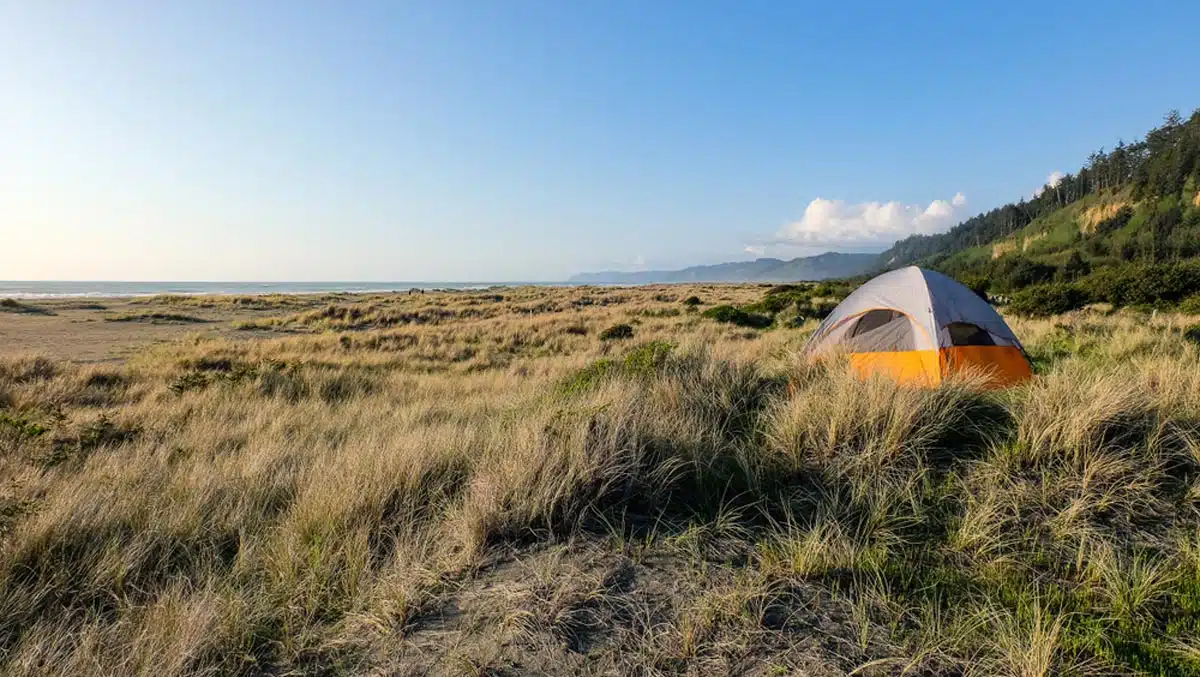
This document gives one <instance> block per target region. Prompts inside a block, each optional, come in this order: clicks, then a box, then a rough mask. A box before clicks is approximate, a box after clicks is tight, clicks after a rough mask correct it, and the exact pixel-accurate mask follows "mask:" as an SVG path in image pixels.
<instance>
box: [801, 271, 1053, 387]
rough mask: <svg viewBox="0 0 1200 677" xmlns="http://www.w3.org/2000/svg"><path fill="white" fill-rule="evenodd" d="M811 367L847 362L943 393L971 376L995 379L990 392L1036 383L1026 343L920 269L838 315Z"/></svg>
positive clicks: (866, 372) (880, 283)
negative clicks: (830, 360)
mask: <svg viewBox="0 0 1200 677" xmlns="http://www.w3.org/2000/svg"><path fill="white" fill-rule="evenodd" d="M804 350H805V353H807V354H808V355H809V357H810V358H811V359H816V358H820V357H824V356H827V355H831V354H835V353H837V354H840V353H845V354H848V356H849V360H850V365H851V367H852V368H853V369H854V370H855V371H856V372H858V373H859V374H860V375H862V376H864V377H866V376H870V375H872V374H884V375H887V376H890V377H892V378H894V379H896V380H897V381H899V382H901V383H909V384H915V385H929V386H932V385H937V384H938V383H940V382H941V381H942V379H943V378H945V377H946V376H947V375H948V374H950V373H952V372H954V371H958V370H962V369H968V368H977V369H983V370H986V371H988V372H990V375H991V385H993V386H996V387H1003V386H1008V385H1013V384H1016V383H1020V382H1021V381H1025V380H1027V379H1029V378H1030V377H1031V376H1032V374H1033V371H1032V369H1031V368H1030V365H1029V360H1028V359H1027V358H1026V356H1025V350H1024V349H1023V348H1022V347H1021V342H1020V341H1018V340H1017V337H1016V336H1015V335H1014V334H1013V332H1012V330H1011V329H1009V328H1008V325H1007V324H1006V323H1005V322H1004V319H1003V318H1001V317H1000V315H999V314H998V313H997V312H996V311H995V310H994V309H993V308H992V307H991V306H990V305H988V302H987V301H984V300H983V299H982V298H980V297H979V296H978V295H977V294H976V293H975V292H973V291H971V290H970V289H968V288H967V287H964V286H963V285H961V284H959V283H958V282H956V281H954V280H952V279H951V278H949V277H946V276H945V275H942V274H941V273H937V272H934V271H932V270H925V269H923V268H918V267H916V266H909V267H907V268H900V269H898V270H893V271H890V272H887V273H884V274H882V275H880V276H878V277H875V278H873V279H871V280H870V281H868V282H867V283H865V284H863V285H862V286H861V287H859V288H858V289H855V290H854V292H853V293H851V294H850V295H849V296H847V297H846V299H845V300H844V301H842V302H841V303H840V304H838V306H837V308H834V310H833V312H832V313H830V314H829V316H828V317H826V318H825V320H824V321H823V322H821V325H820V326H819V327H817V331H816V332H815V333H814V334H813V335H812V337H811V338H810V339H809V341H808V345H806V346H805V348H804Z"/></svg>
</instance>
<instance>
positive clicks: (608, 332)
mask: <svg viewBox="0 0 1200 677" xmlns="http://www.w3.org/2000/svg"><path fill="white" fill-rule="evenodd" d="M627 338H633V327H631V326H629V325H627V324H614V325H613V326H611V327H609V328H608V329H605V330H604V331H602V332H600V340H601V341H613V340H618V339H627Z"/></svg>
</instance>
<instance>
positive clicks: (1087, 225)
mask: <svg viewBox="0 0 1200 677" xmlns="http://www.w3.org/2000/svg"><path fill="white" fill-rule="evenodd" d="M1197 204H1198V205H1200V203H1197ZM1127 206H1129V203H1128V202H1124V201H1122V202H1110V203H1108V204H1102V205H1096V206H1095V207H1088V208H1087V209H1086V210H1084V212H1083V215H1082V216H1080V217H1079V232H1080V233H1082V234H1084V235H1091V234H1092V233H1095V232H1096V226H1097V225H1099V224H1101V223H1103V222H1105V221H1108V220H1109V219H1111V218H1113V217H1114V216H1116V215H1117V213H1118V212H1120V211H1121V210H1122V209H1124V208H1125V207H1127Z"/></svg>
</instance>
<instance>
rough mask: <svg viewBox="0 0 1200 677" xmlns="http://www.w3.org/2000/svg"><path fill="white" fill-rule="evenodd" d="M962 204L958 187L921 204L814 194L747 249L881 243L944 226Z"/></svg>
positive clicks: (961, 212) (958, 216)
mask: <svg viewBox="0 0 1200 677" xmlns="http://www.w3.org/2000/svg"><path fill="white" fill-rule="evenodd" d="M966 209H967V198H966V196H965V195H963V194H962V193H957V194H955V196H954V197H953V198H951V199H949V200H934V201H933V202H930V203H929V204H928V205H924V206H923V205H916V204H904V203H901V202H896V201H892V202H859V203H847V202H844V201H842V200H826V199H825V198H817V199H815V200H813V201H812V202H810V203H808V207H806V208H805V209H804V216H803V217H801V218H800V220H799V221H795V222H793V223H789V224H788V225H786V226H784V227H783V229H782V230H780V231H779V233H777V234H776V236H775V238H773V239H771V240H769V241H767V242H765V243H759V244H751V245H748V246H747V247H746V250H745V251H746V252H748V253H754V254H760V255H761V252H763V251H765V248H764V246H766V247H770V248H774V247H784V248H788V247H805V248H824V249H834V250H836V249H850V250H869V249H880V248H883V247H887V246H889V245H891V244H892V243H893V242H895V241H896V240H899V239H901V238H905V237H908V236H909V235H917V234H920V235H932V234H934V233H941V232H945V231H946V230H949V229H950V228H951V227H952V226H954V225H955V224H957V223H958V222H960V221H962V220H963V218H965V216H966Z"/></svg>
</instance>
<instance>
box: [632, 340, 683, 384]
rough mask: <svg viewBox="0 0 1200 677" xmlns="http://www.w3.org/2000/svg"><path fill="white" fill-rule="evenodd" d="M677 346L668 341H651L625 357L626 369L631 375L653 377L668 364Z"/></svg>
mask: <svg viewBox="0 0 1200 677" xmlns="http://www.w3.org/2000/svg"><path fill="white" fill-rule="evenodd" d="M674 348H675V346H674V345H673V344H671V343H667V342H666V341H651V342H649V343H647V344H645V345H643V346H638V347H637V348H634V349H633V350H631V351H629V352H628V353H627V354H626V355H625V362H624V368H625V372H626V373H629V374H636V375H638V376H651V375H653V374H655V373H656V372H658V370H660V369H661V368H662V367H663V365H665V364H666V363H667V358H669V357H670V356H671V351H672V350H674Z"/></svg>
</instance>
